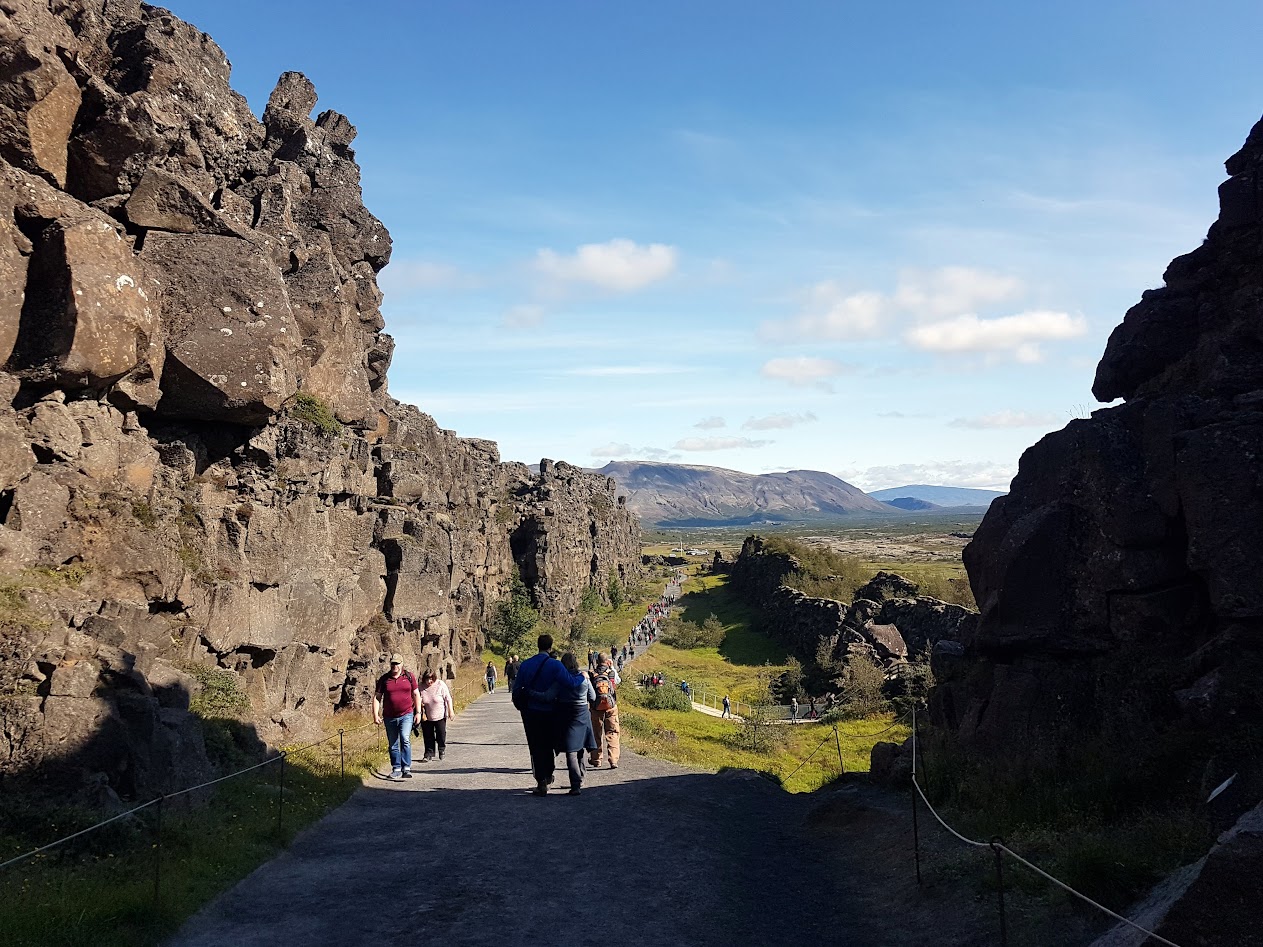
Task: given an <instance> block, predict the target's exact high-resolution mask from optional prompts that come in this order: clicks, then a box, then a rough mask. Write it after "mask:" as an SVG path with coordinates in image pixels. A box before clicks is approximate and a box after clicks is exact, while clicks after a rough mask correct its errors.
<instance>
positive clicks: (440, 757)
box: [439, 750, 447, 759]
mask: <svg viewBox="0 0 1263 947" xmlns="http://www.w3.org/2000/svg"><path fill="white" fill-rule="evenodd" d="M446 752H447V751H446V750H439V759H442V758H443V754H444V753H446Z"/></svg>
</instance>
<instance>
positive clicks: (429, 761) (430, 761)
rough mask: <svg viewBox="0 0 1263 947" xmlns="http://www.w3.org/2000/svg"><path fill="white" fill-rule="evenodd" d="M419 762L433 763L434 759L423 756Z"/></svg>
mask: <svg viewBox="0 0 1263 947" xmlns="http://www.w3.org/2000/svg"><path fill="white" fill-rule="evenodd" d="M421 762H422V763H433V762H434V757H432V756H423V757H421Z"/></svg>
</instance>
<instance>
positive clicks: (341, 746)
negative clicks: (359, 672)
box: [0, 723, 377, 902]
mask: <svg viewBox="0 0 1263 947" xmlns="http://www.w3.org/2000/svg"><path fill="white" fill-rule="evenodd" d="M376 726H377V725H376V724H374V723H366V724H362V725H360V726H358V727H351V728H349V729H347V728H342V729H339V730H338V731H337V732H336V733H330V734H329V735H328V736H326V737H324V738H322V739H320V740H315V741H313V742H311V743H307V744H304V745H303V746H299V747H292V748H289V749H285V750H280V751H278V752H277V753H276V755H275V756H271V757H269V758H268V759H265V760H263V761H262V762H259V763H255V764H253V765H252V766H247V767H244V768H243V769H239V770H237V771H235V772H232V773H228V774H226V775H224V776H220V777H218V778H216V779H209V780H206V781H205V782H201V783H198V784H197V785H195V786H186V787H185V788H184V789H177V790H175V791H174V792H168V793H163V794H162V795H160V796H156V797H155V798H153V799H150V800H148V801H147V802H142V803H141V804H140V805H138V806H133V807H132V808H130V809H128V810H126V811H125V812H120V813H118V814H116V815H112V816H110V817H109V818H108V819H102V820H101V821H100V822H97V823H96V824H94V825H90V826H88V827H87V828H85V829H80V830H79V831H77V832H72V833H71V834H70V835H66V836H64V837H62V838H59V839H57V840H56V841H53V842H49V843H48V844H47V845H41V846H40V847H39V848H34V849H31V850H30V851H28V852H23V853H22V854H21V855H17V856H14V857H13V858H10V859H8V860H6V861H3V862H0V871H3V870H5V869H7V868H10V867H12V866H14V865H18V864H21V863H22V862H25V861H27V860H28V859H31V858H34V857H35V856H37V855H41V854H43V853H44V852H48V851H51V850H53V849H55V848H59V847H61V846H62V845H65V844H66V843H67V842H71V841H73V840H74V839H77V838H82V837H83V836H85V835H88V834H90V833H92V832H95V831H97V830H98V829H102V828H104V827H105V826H107V825H111V824H113V823H115V822H118V821H120V820H121V819H126V818H128V817H129V816H134V815H135V814H136V813H138V812H140V811H142V810H144V809H148V808H150V807H155V806H156V807H157V808H156V818H155V820H154V842H153V847H154V901H155V902H157V901H159V900H160V899H161V896H162V880H161V879H162V840H163V826H162V822H163V820H162V811H163V807H164V804H165V803H166V802H167V801H168V800H170V799H175V798H177V797H179V796H184V795H188V794H189V793H194V792H198V791H200V790H203V789H209V788H210V787H212V786H215V785H217V784H219V783H223V782H227V781H228V780H230V779H236V778H238V777H239V776H244V775H245V774H246V773H252V772H254V771H256V770H260V769H263V768H264V767H266V766H271V765H272V764H274V763H275V764H277V789H278V792H277V798H276V804H277V810H276V824H277V830H278V832H283V831H284V827H285V762H286V760H287V758H289V757H291V756H294V755H296V754H299V753H303V752H305V751H307V750H310V749H312V748H313V747H317V746H321V745H322V744H325V743H329V742H330V741H332V740H334V739H336V740H337V741H338V771H339V777H340V778H342V779H345V778H346V736H347V735H348V734H351V733H357V732H359V731H361V730H367V729H369V728H370V727H376Z"/></svg>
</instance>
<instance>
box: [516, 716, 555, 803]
mask: <svg viewBox="0 0 1263 947" xmlns="http://www.w3.org/2000/svg"><path fill="white" fill-rule="evenodd" d="M522 729H523V730H525V731H526V745H527V747H529V748H530V751H531V772H532V773H534V774H535V782H537V783H539V784H541V785H547V784H548V783H551V782H552V781H553V769H554V768H555V765H556V764H555V763H554V761H553V739H554V737H555V736H556V729H557V723H556V719H555V716H554V715H553V714H552V713H551V712H550V711H543V712H541V711H538V710H523V711H522Z"/></svg>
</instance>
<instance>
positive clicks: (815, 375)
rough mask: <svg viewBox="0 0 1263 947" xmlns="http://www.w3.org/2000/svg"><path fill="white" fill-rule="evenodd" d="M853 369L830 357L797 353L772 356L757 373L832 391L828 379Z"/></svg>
mask: <svg viewBox="0 0 1263 947" xmlns="http://www.w3.org/2000/svg"><path fill="white" fill-rule="evenodd" d="M849 371H853V369H852V368H851V366H849V365H844V364H842V363H841V362H838V361H835V360H834V359H831V358H814V357H812V356H808V355H799V356H796V357H793V358H773V359H769V360H768V361H766V362H764V363H763V367H762V368H760V369H759V374H760V375H762V376H763V377H764V378H773V379H775V380H777V381H783V382H787V383H788V384H791V385H794V386H796V387H806V386H812V387H815V388H823V389H824V390H825V391H832V390H833V387H832V386H831V385H830V384H829V382H828V379H830V378H836V377H837V376H838V375H842V374H844V373H846V372H849Z"/></svg>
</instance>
